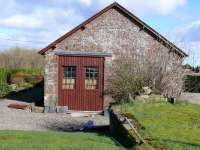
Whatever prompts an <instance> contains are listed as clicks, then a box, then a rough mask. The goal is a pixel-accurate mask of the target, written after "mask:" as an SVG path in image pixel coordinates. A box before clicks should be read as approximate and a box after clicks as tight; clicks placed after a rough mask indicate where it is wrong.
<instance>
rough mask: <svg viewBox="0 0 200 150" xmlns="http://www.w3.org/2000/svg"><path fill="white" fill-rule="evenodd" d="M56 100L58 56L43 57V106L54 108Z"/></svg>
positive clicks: (48, 55) (49, 53)
mask: <svg viewBox="0 0 200 150" xmlns="http://www.w3.org/2000/svg"><path fill="white" fill-rule="evenodd" d="M57 100H58V56H55V55H54V54H53V53H51V52H48V53H46V55H45V72H44V106H55V105H56V104H57Z"/></svg>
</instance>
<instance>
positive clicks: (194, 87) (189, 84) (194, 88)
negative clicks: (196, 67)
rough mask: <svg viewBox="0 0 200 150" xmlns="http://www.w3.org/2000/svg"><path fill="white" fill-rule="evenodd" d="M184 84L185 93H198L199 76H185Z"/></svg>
mask: <svg viewBox="0 0 200 150" xmlns="http://www.w3.org/2000/svg"><path fill="white" fill-rule="evenodd" d="M184 83H185V84H184V91H185V92H191V93H200V76H192V75H187V76H186V77H185V78H184Z"/></svg>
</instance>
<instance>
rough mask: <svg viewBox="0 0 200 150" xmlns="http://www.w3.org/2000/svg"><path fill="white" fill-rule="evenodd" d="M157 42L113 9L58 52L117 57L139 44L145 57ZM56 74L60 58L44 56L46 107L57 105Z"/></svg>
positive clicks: (80, 32) (66, 40)
mask: <svg viewBox="0 0 200 150" xmlns="http://www.w3.org/2000/svg"><path fill="white" fill-rule="evenodd" d="M71 19H73V18H71ZM155 42H158V41H157V40H156V39H155V38H154V37H152V36H151V35H150V34H149V33H148V32H147V31H144V30H141V28H140V27H139V26H138V25H137V24H136V23H135V22H134V21H132V20H130V19H129V18H127V17H126V16H124V15H123V14H122V13H121V12H119V11H118V10H116V9H114V8H112V9H110V10H109V11H107V12H105V13H104V14H102V15H101V16H99V17H98V18H96V19H94V20H93V21H91V22H90V23H89V24H87V25H86V26H85V29H80V30H78V31H77V32H75V33H73V34H72V35H70V36H69V37H67V38H66V39H64V40H63V41H62V42H60V43H58V44H57V45H56V48H57V49H62V50H69V51H73V50H74V51H106V52H113V54H114V55H117V53H118V52H122V51H126V50H132V49H133V48H135V45H134V44H135V43H140V44H137V46H138V53H145V52H142V51H140V49H141V48H143V49H148V48H149V47H151V46H152V44H154V43H155ZM161 45H162V44H161ZM162 46H163V45H162ZM163 47H164V46H163ZM164 48H165V49H166V50H167V51H169V50H168V49H167V48H166V47H164ZM57 71H58V62H57V56H53V54H51V53H49V51H47V52H46V53H45V102H44V103H45V105H56V104H57V99H58V91H57V90H58V75H57Z"/></svg>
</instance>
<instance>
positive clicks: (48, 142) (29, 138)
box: [0, 131, 119, 150]
mask: <svg viewBox="0 0 200 150" xmlns="http://www.w3.org/2000/svg"><path fill="white" fill-rule="evenodd" d="M0 149H1V150H27V149H28V150H46V149H48V150H61V149H63V150H64V149H67V150H88V149H91V150H107V149H109V150H117V149H119V147H118V146H117V145H116V144H115V142H114V141H113V140H112V139H110V138H109V137H107V136H106V135H100V134H97V133H79V132H76V133H58V132H33V131H0Z"/></svg>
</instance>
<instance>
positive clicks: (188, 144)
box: [163, 139, 200, 148]
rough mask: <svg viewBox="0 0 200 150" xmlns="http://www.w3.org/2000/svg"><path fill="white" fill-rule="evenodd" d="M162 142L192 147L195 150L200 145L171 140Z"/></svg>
mask: <svg viewBox="0 0 200 150" xmlns="http://www.w3.org/2000/svg"><path fill="white" fill-rule="evenodd" d="M163 141H164V142H167V143H177V144H180V145H182V146H183V147H187V146H194V147H196V148H200V144H196V143H189V142H182V141H177V140H171V139H165V140H163Z"/></svg>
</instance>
